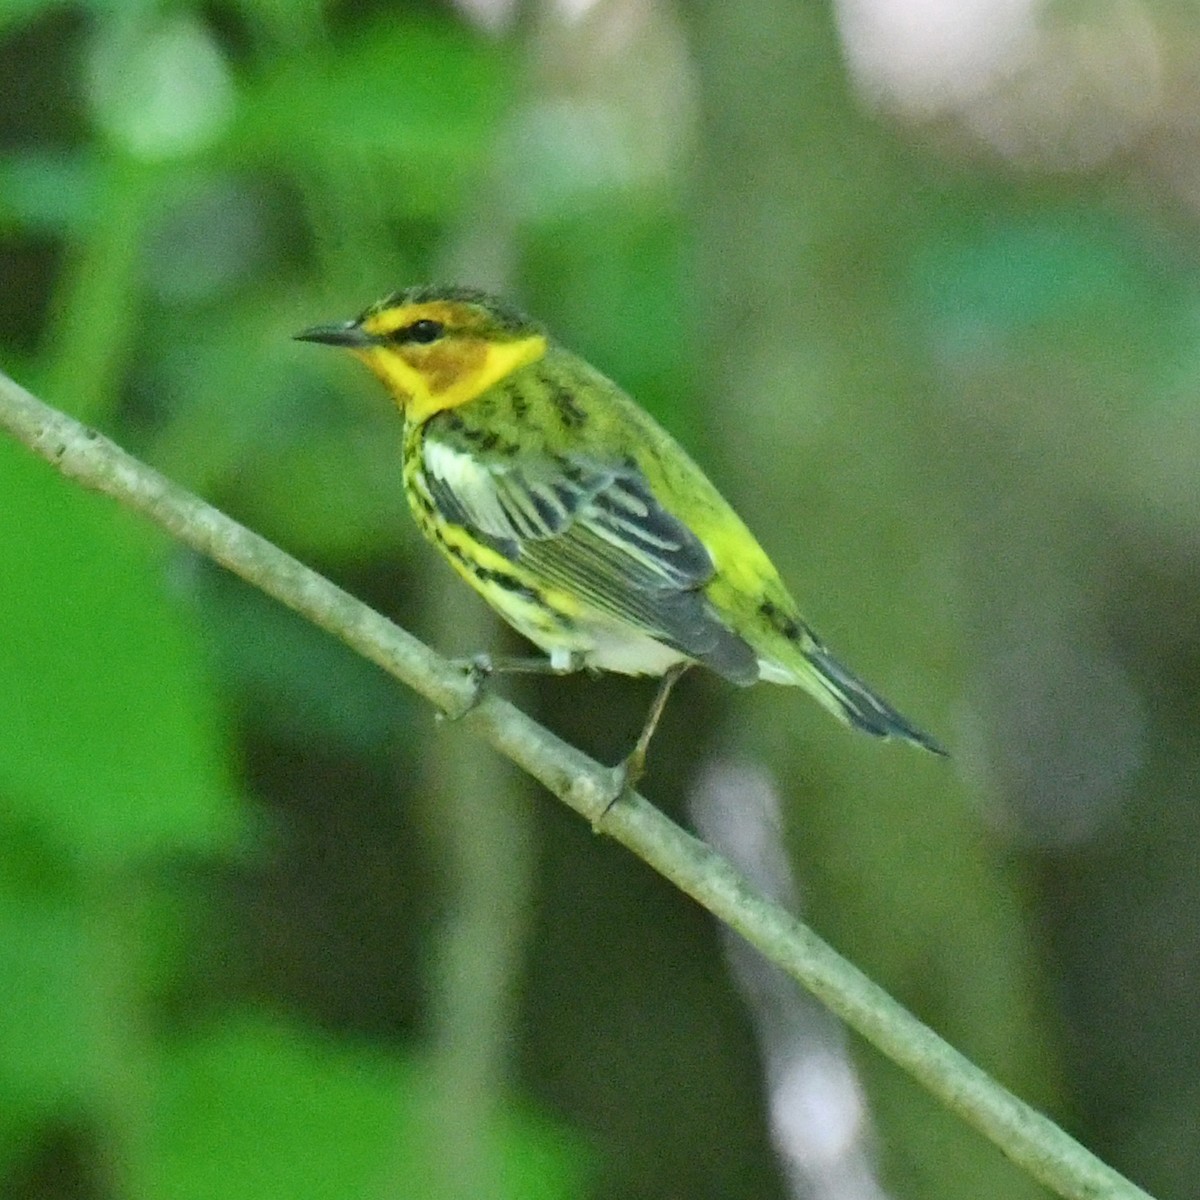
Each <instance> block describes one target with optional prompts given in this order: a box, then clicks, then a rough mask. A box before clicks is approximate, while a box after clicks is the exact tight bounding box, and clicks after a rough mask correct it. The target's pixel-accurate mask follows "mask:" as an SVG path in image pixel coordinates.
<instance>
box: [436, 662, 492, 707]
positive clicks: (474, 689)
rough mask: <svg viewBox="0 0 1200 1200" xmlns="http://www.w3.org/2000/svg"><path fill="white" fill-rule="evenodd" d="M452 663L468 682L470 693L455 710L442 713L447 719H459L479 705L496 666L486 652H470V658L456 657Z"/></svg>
mask: <svg viewBox="0 0 1200 1200" xmlns="http://www.w3.org/2000/svg"><path fill="white" fill-rule="evenodd" d="M453 664H454V666H456V667H457V668H458V669H459V670H460V671H462V673H463V674H464V675H465V676H466V677H467V680H468V681H469V682H470V684H471V695H470V696H469V697H468V698H467V700H466V703H465V704H463V706H462V707H461V708H460V709H459V710H458V711H457V712H453V713H443V714H442V715H443V716H444V717H445V719H446V720H448V721H460V720H462V718H463V717H465V716H466V715H467V713H469V712H470V711H471V710H472V709H475V708H478V707H479V703H480V701H482V699H483V697H484V694H485V693H486V691H487V686H486V685H487V681H488V680H489V679H490V678H491V677H492V675H493V674H495V671H496V666H495V663H494V662H493V661H492V656H491V655H490V654H487V653H481V654H472V655H471V656H470V658H456V659H454V660H453Z"/></svg>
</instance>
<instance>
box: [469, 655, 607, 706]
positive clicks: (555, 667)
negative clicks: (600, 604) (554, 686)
mask: <svg viewBox="0 0 1200 1200" xmlns="http://www.w3.org/2000/svg"><path fill="white" fill-rule="evenodd" d="M453 662H454V665H455V666H456V667H461V668H462V670H463V671H464V672H465V673H466V675H467V677H468V678H469V679H470V680H471V683H472V684H473V685H474V688H475V694H474V696H472V698H471V700H470V703H468V704H467V705H466V706H465V707H464V708H463V710H462V711H461V712H459V713H456V714H455V718H454V719H455V720H457V719H458V718H459V717H464V716H466V715H467V713H469V712H470V711H471V709H473V708H474V707H475V706H476V705H477V704H478V703H479V702H480V701H481V700H482V699H483V696H484V692H485V690H486V688H485V683H486V681H487V680H488V679H489V678H491V676H493V675H571V674H574V673H575V672H576V671H581V670H583V667H584V661H583V655H582V654H581V653H580V652H579V651H577V650H571V651H568V652H567V653H566V654H564V655H551V656H550V657H548V658H542V657H540V656H533V655H531V656H529V657H528V658H524V657H522V658H495V657H493V656H492V655H491V654H488V653H487V652H486V651H485V652H484V653H482V654H473V655H471V657H470V658H456V659H454V660H453Z"/></svg>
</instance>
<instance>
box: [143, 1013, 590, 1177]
mask: <svg viewBox="0 0 1200 1200" xmlns="http://www.w3.org/2000/svg"><path fill="white" fill-rule="evenodd" d="M430 1083H431V1081H430V1079H429V1078H428V1075H427V1073H426V1072H425V1071H424V1069H423V1068H422V1066H421V1065H420V1064H416V1063H403V1062H400V1061H397V1060H396V1059H395V1058H393V1057H391V1056H389V1055H387V1054H385V1053H384V1052H382V1051H381V1050H379V1049H377V1048H372V1047H367V1046H348V1045H346V1044H344V1043H337V1042H334V1041H333V1040H331V1039H326V1038H322V1037H319V1036H317V1035H313V1034H306V1033H304V1032H302V1031H300V1030H297V1029H294V1028H290V1027H288V1026H287V1025H285V1024H283V1023H282V1022H279V1021H272V1020H269V1019H267V1018H265V1017H243V1018H241V1019H239V1020H237V1021H236V1022H233V1023H231V1024H229V1025H228V1026H226V1027H225V1028H223V1029H219V1030H216V1031H214V1032H211V1033H209V1034H207V1035H205V1036H202V1037H199V1038H197V1039H196V1040H194V1041H193V1042H191V1043H189V1044H185V1045H182V1046H180V1047H178V1048H177V1050H176V1052H175V1053H173V1054H171V1055H170V1057H169V1058H168V1059H167V1060H166V1061H165V1064H164V1070H163V1076H162V1085H161V1093H160V1095H159V1096H158V1098H157V1101H156V1103H155V1106H154V1111H155V1114H156V1117H157V1124H156V1133H155V1136H154V1138H153V1144H152V1149H151V1154H150V1161H149V1162H148V1163H147V1164H146V1166H147V1171H146V1179H147V1184H148V1186H147V1188H146V1192H145V1194H146V1195H148V1196H150V1197H163V1198H164V1200H165V1198H166V1197H170V1198H171V1200H226V1198H227V1197H229V1196H253V1197H255V1198H256V1200H272V1198H273V1197H280V1198H281V1200H282V1198H285V1197H286V1200H345V1197H347V1196H384V1195H392V1196H428V1195H429V1194H430V1191H429V1172H428V1157H427V1155H426V1154H425V1153H424V1152H423V1151H422V1148H421V1137H420V1132H419V1131H420V1129H421V1128H422V1118H423V1116H424V1112H425V1104H426V1097H427V1096H428V1094H429V1088H430ZM497 1152H498V1158H499V1162H500V1164H501V1178H499V1179H497V1180H496V1181H495V1188H494V1190H493V1191H492V1192H491V1195H492V1196H493V1197H495V1198H496V1200H503V1198H504V1197H508V1196H511V1197H520V1198H521V1200H530V1198H531V1197H532V1198H536V1200H556V1198H557V1197H568V1196H577V1195H579V1194H580V1188H581V1185H582V1183H583V1176H584V1168H585V1162H584V1158H583V1155H582V1153H581V1151H580V1148H579V1147H578V1145H577V1144H576V1142H575V1140H574V1139H573V1138H571V1137H569V1136H568V1135H567V1133H566V1132H565V1131H563V1130H562V1129H561V1128H558V1127H555V1126H551V1125H550V1124H549V1123H548V1122H547V1121H545V1119H543V1118H536V1117H531V1116H529V1115H527V1114H524V1113H521V1112H518V1111H516V1110H515V1109H510V1110H507V1111H505V1112H504V1113H502V1114H501V1116H500V1119H499V1121H498V1128H497Z"/></svg>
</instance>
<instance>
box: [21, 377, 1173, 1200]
mask: <svg viewBox="0 0 1200 1200" xmlns="http://www.w3.org/2000/svg"><path fill="white" fill-rule="evenodd" d="M0 427H3V428H6V429H8V430H9V431H10V432H11V433H12V434H13V435H14V436H15V437H16V438H18V439H19V440H20V441H22V442H24V443H25V445H27V446H28V447H29V448H30V449H31V450H33V451H34V453H35V454H37V455H39V456H40V457H42V458H44V459H45V460H46V461H47V462H49V463H51V464H52V465H54V466H55V467H57V468H58V470H59V471H61V472H62V473H63V474H64V475H66V476H67V477H68V478H70V479H74V480H77V481H78V482H79V483H81V484H82V485H83V486H85V487H88V488H91V489H92V490H94V491H98V492H103V493H104V494H105V495H108V496H112V497H113V498H114V499H116V500H118V501H120V502H121V503H122V504H124V505H126V506H127V507H129V508H132V509H136V510H137V511H138V512H141V513H144V514H145V515H146V516H148V517H150V518H151V519H152V520H154V521H155V522H157V523H158V524H159V525H161V526H162V527H163V528H164V529H166V530H167V531H168V532H169V533H171V534H172V535H173V536H174V537H176V538H178V539H179V540H180V541H181V542H183V543H184V544H186V545H188V546H191V547H192V548H193V549H194V550H198V551H200V552H201V553H203V554H206V555H208V556H209V557H210V558H212V559H214V560H215V561H216V562H219V563H221V564H222V565H223V566H225V567H227V568H228V569H229V570H231V571H233V572H234V573H235V574H237V575H240V576H241V577H242V578H243V579H245V580H247V581H248V582H250V583H252V584H254V585H255V586H256V587H259V588H261V589H262V590H263V591H264V592H267V593H268V594H270V595H272V596H274V597H275V598H276V599H277V600H280V601H282V602H283V603H284V604H286V605H287V606H288V607H289V608H292V609H295V611H296V612H298V613H301V614H303V615H304V616H306V617H308V618H309V620H311V621H313V622H314V623H315V624H317V625H320V626H321V627H322V628H323V629H326V630H328V631H329V632H330V633H332V634H333V635H334V636H335V637H338V638H340V639H341V640H342V641H344V642H345V643H346V644H347V645H349V646H352V647H353V648H354V649H355V650H357V651H358V652H359V653H360V654H362V655H363V656H364V657H365V658H368V659H370V660H371V661H372V662H374V663H377V664H378V665H379V666H381V667H382V668H383V669H384V670H385V671H388V672H389V673H390V674H392V675H394V676H395V677H396V678H397V679H399V680H400V681H401V682H402V683H404V684H406V685H407V686H408V687H410V688H412V689H413V690H414V691H416V692H419V693H420V694H421V695H422V696H424V697H425V698H426V699H427V700H429V701H430V702H431V703H432V704H434V705H435V706H436V707H437V708H438V709H440V710H441V711H442V712H444V713H446V714H447V715H449V716H451V717H454V716H461V721H462V724H463V726H464V727H466V728H468V729H470V730H471V731H472V732H474V733H476V734H478V735H479V736H480V737H482V738H484V739H485V740H486V741H487V742H489V743H490V744H491V745H492V747H493V748H494V749H496V750H498V751H499V752H500V753H501V754H503V755H505V756H506V757H507V758H509V759H511V760H512V761H513V762H514V763H516V764H517V765H518V766H519V767H521V768H523V769H524V770H525V771H527V772H528V773H529V774H530V775H532V776H533V777H534V778H535V779H537V780H538V781H539V782H540V783H542V784H544V785H545V786H546V787H547V788H548V789H549V790H550V791H551V792H553V793H554V794H555V795H556V796H557V797H558V798H559V799H560V800H563V801H565V802H566V803H567V804H568V805H570V806H571V808H573V809H574V810H575V811H576V812H578V813H579V814H580V815H581V816H583V817H586V818H587V819H588V820H589V821H591V822H592V823H593V826H594V827H596V828H597V829H602V831H603V832H604V833H606V834H608V835H609V836H610V837H613V838H615V839H616V840H617V841H618V842H620V843H621V844H622V845H624V846H625V847H627V848H628V849H630V850H632V851H633V852H634V853H635V854H636V855H638V857H639V858H641V859H643V860H644V861H645V862H647V863H649V864H650V866H652V867H653V868H654V869H655V870H657V871H659V872H660V873H661V874H662V875H664V876H666V878H667V879H669V880H671V882H672V883H674V884H675V885H676V886H677V887H678V888H680V889H681V890H682V891H684V892H686V893H687V894H688V895H689V896H692V897H693V898H694V899H695V900H697V901H698V902H699V903H700V904H702V905H703V906H704V907H705V908H707V909H708V910H709V911H710V912H711V913H713V914H714V915H715V916H717V917H719V918H720V919H721V920H722V921H724V922H726V924H728V925H729V926H730V927H731V928H732V929H734V930H736V931H737V932H738V933H740V934H741V935H742V937H744V938H745V939H746V940H747V941H748V942H750V943H751V944H752V945H753V946H755V947H757V948H758V950H760V951H761V952H762V953H763V954H764V955H765V956H766V957H767V958H768V959H769V960H770V961H771V962H773V963H775V964H777V965H778V966H779V967H781V968H782V969H783V970H785V971H786V972H787V973H788V974H789V975H791V976H792V977H793V978H794V979H796V980H798V981H799V982H800V983H801V984H803V985H804V986H805V987H806V988H808V989H809V990H810V991H811V992H813V993H814V994H815V995H816V996H818V997H819V998H820V999H821V1000H822V1001H823V1002H824V1003H825V1004H826V1005H827V1006H828V1007H829V1008H830V1009H831V1010H832V1011H833V1012H835V1013H836V1014H837V1015H838V1016H840V1017H841V1018H842V1019H843V1020H844V1021H845V1022H846V1023H847V1024H848V1025H850V1026H851V1027H852V1028H854V1029H856V1030H857V1031H858V1032H859V1033H861V1034H862V1035H863V1037H865V1038H866V1039H867V1040H868V1041H869V1042H871V1043H872V1044H873V1045H875V1046H876V1047H877V1048H878V1049H879V1050H881V1051H882V1052H883V1053H884V1054H886V1055H887V1056H888V1057H889V1058H891V1059H892V1060H893V1061H895V1062H896V1063H898V1064H899V1065H900V1066H902V1067H904V1068H905V1070H907V1071H909V1072H910V1073H911V1074H912V1075H913V1076H914V1077H915V1078H916V1079H917V1080H918V1081H920V1082H921V1083H922V1084H923V1085H924V1086H925V1087H926V1088H927V1089H928V1090H929V1091H930V1092H932V1093H933V1094H934V1095H935V1096H937V1097H938V1098H939V1099H940V1100H941V1101H942V1102H943V1103H944V1104H945V1105H946V1106H947V1107H948V1108H950V1109H951V1110H953V1111H954V1112H956V1113H958V1114H959V1115H960V1116H961V1117H962V1118H963V1119H964V1120H965V1121H967V1122H968V1123H969V1124H971V1125H973V1126H974V1127H975V1128H976V1129H978V1130H979V1131H980V1132H981V1133H983V1134H984V1135H985V1136H986V1137H988V1138H990V1139H991V1140H992V1141H993V1142H994V1143H995V1144H996V1145H997V1146H999V1147H1000V1149H1001V1150H1003V1151H1004V1153H1005V1154H1006V1155H1008V1157H1009V1158H1011V1159H1012V1160H1013V1161H1014V1162H1016V1163H1018V1164H1019V1165H1020V1166H1022V1167H1024V1168H1025V1169H1026V1170H1027V1171H1028V1172H1029V1174H1031V1175H1032V1176H1033V1177H1034V1178H1036V1179H1038V1180H1039V1181H1040V1182H1041V1183H1043V1184H1045V1186H1047V1187H1048V1188H1051V1189H1052V1190H1054V1191H1055V1192H1057V1193H1058V1194H1059V1195H1061V1196H1064V1197H1067V1198H1068V1200H1135V1198H1140V1200H1149V1197H1148V1195H1147V1193H1146V1192H1143V1191H1142V1190H1141V1189H1140V1188H1138V1187H1136V1186H1135V1185H1134V1184H1132V1183H1130V1182H1129V1181H1128V1180H1127V1179H1125V1178H1123V1177H1122V1176H1121V1175H1119V1174H1117V1172H1116V1171H1114V1170H1113V1169H1112V1168H1111V1167H1109V1166H1107V1165H1105V1164H1104V1163H1103V1162H1101V1161H1100V1160H1099V1159H1098V1158H1096V1157H1095V1155H1093V1154H1092V1153H1091V1152H1090V1151H1088V1150H1086V1149H1085V1148H1084V1147H1083V1146H1081V1145H1080V1144H1079V1143H1078V1142H1076V1141H1075V1140H1074V1139H1073V1138H1071V1137H1069V1136H1068V1135H1067V1134H1066V1133H1065V1132H1064V1131H1063V1130H1062V1129H1060V1128H1059V1127H1058V1126H1057V1125H1055V1124H1054V1123H1053V1122H1052V1121H1050V1120H1048V1119H1047V1118H1046V1117H1044V1116H1043V1115H1042V1114H1041V1113H1039V1112H1037V1111H1035V1110H1034V1109H1032V1108H1030V1107H1029V1105H1027V1104H1025V1103H1024V1102H1023V1101H1021V1100H1019V1099H1018V1098H1017V1097H1016V1096H1014V1095H1013V1094H1012V1093H1011V1092H1009V1091H1007V1090H1006V1089H1005V1088H1003V1087H1001V1086H1000V1085H999V1084H998V1083H996V1082H995V1081H994V1080H993V1079H992V1078H991V1077H990V1076H988V1075H987V1074H985V1073H984V1072H983V1071H981V1070H980V1069H979V1068H978V1067H976V1066H975V1065H974V1064H973V1063H972V1062H970V1061H969V1060H968V1059H966V1058H965V1057H963V1055H961V1054H960V1053H959V1052H958V1051H957V1050H955V1049H954V1048H953V1047H952V1046H950V1045H949V1044H948V1043H947V1042H945V1041H943V1040H942V1039H941V1038H940V1037H938V1036H937V1034H935V1033H934V1032H933V1031H932V1030H931V1029H929V1027H928V1026H926V1025H923V1024H922V1023H921V1022H920V1021H918V1020H917V1019H916V1018H915V1017H914V1016H913V1015H912V1014H911V1013H909V1012H908V1011H907V1010H906V1009H904V1008H903V1007H901V1005H899V1004H898V1003H897V1002H896V1001H895V1000H893V999H892V997H891V996H889V995H888V994H887V993H886V992H884V991H883V990H882V989H881V988H879V987H877V986H876V985H875V984H874V983H872V982H871V981H870V980H869V979H868V978H867V977H866V976H865V975H864V974H863V973H862V972H861V971H859V970H858V968H857V967H855V966H853V965H852V964H851V963H849V962H847V961H846V960H845V959H844V958H842V957H841V956H840V955H839V954H837V953H836V952H835V951H834V950H833V949H832V948H831V947H830V946H828V945H827V944H826V943H825V942H823V941H822V940H821V939H820V938H819V937H817V935H816V934H815V933H813V931H812V930H811V929H809V928H808V927H807V926H806V925H804V924H803V923H802V922H800V921H798V920H796V919H795V918H794V917H792V916H791V915H790V914H789V913H787V912H786V911H785V910H783V909H782V908H780V907H779V906H778V905H776V904H773V903H772V902H770V901H769V900H767V899H766V898H764V897H763V896H762V895H760V894H758V893H757V892H755V891H754V889H753V888H752V887H751V885H750V884H749V883H748V882H747V881H746V879H745V878H744V877H743V876H741V875H740V874H738V872H736V871H735V870H734V869H733V867H731V866H730V865H729V863H728V862H726V861H725V860H724V859H723V858H721V857H720V856H719V855H718V854H716V853H714V852H713V851H712V850H711V849H709V847H708V846H707V845H705V844H704V843H703V842H701V841H699V840H697V839H696V838H694V837H692V836H691V834H689V833H687V832H686V831H685V830H683V829H681V828H680V827H679V826H678V825H676V824H674V822H672V821H670V820H668V819H667V818H666V817H664V816H663V815H662V813H660V812H659V811H658V810H657V809H656V808H654V807H653V806H652V805H651V804H649V803H648V802H647V801H646V800H644V799H643V798H642V797H641V796H637V795H630V796H627V797H626V798H625V799H623V800H622V801H621V803H619V804H617V805H615V806H613V808H612V809H611V810H610V811H608V812H607V813H605V805H606V803H607V798H608V795H609V790H610V788H611V786H612V782H613V776H612V773H611V772H610V771H609V770H608V769H606V768H604V767H602V766H600V765H599V764H598V763H595V762H593V761H592V760H591V759H589V758H587V757H585V756H584V755H583V754H581V753H580V752H579V751H578V750H576V749H574V748H573V747H571V746H568V745H567V744H566V743H565V742H563V741H561V740H560V739H559V738H557V737H555V736H554V735H553V734H552V733H550V732H549V731H548V730H546V729H543V728H542V727H541V726H540V725H538V724H537V723H536V722H534V721H533V720H531V719H530V718H529V717H527V716H526V715H525V714H524V713H522V712H520V711H519V710H518V709H516V708H514V707H513V706H512V705H511V704H509V703H508V702H507V701H504V700H502V699H500V698H499V697H498V696H494V695H485V696H484V698H483V699H482V701H481V702H480V703H479V704H478V705H477V706H476V707H474V708H470V703H471V700H472V697H473V689H472V686H471V684H470V683H469V682H468V681H467V680H466V679H465V678H464V677H463V674H462V672H461V671H459V670H458V669H456V668H455V667H454V666H453V665H452V664H451V663H449V662H447V661H446V660H445V659H443V658H441V657H440V656H439V655H437V654H435V653H434V652H433V651H432V650H430V649H429V648H428V647H427V646H425V645H423V644H422V643H421V642H419V641H417V639H416V638H414V637H412V636H411V635H410V634H408V633H406V632H405V631H404V630H403V629H400V628H398V627H397V626H396V625H393V624H392V623H391V622H390V621H388V620H386V619H385V618H383V617H381V616H380V615H379V614H378V613H376V612H374V611H373V610H372V609H370V608H368V607H367V606H366V605H365V604H362V603H361V602H360V601H358V600H355V599H354V597H353V596H350V595H349V594H347V593H346V592H343V591H342V590H341V589H340V588H337V587H335V586H334V585H333V584H332V583H330V582H329V581H328V580H327V579H324V578H322V577H321V576H320V575H318V574H316V572H314V571H311V570H309V568H308V567H306V566H304V565H303V564H302V563H300V562H297V561H296V559H294V558H292V557H290V556H289V555H287V554H285V553H284V552H283V551H281V550H279V549H278V548H277V547H275V546H273V545H271V543H270V542H267V541H266V540H264V539H263V538H261V537H259V536H258V535H257V534H254V533H251V532H250V531H249V530H248V529H245V528H243V527H242V526H240V525H238V524H237V523H236V522H235V521H232V520H230V519H229V518H228V517H226V516H225V515H223V514H222V513H220V512H218V511H217V510H216V509H214V508H212V507H211V506H210V505H208V504H205V503H204V501H202V500H200V499H199V498H197V497H196V496H193V495H191V494H190V493H189V492H186V491H184V490H183V489H182V488H180V487H177V486H176V485H175V484H173V483H171V482H170V481H169V480H168V479H165V478H164V477H163V476H161V475H159V474H158V473H157V472H156V471H153V470H152V469H151V468H149V467H147V466H145V465H144V464H143V463H141V462H139V461H138V460H137V459H135V458H132V457H131V456H130V455H128V454H126V453H125V452H124V451H123V450H121V449H120V448H119V447H117V446H116V445H114V444H113V443H112V442H111V441H109V440H108V439H107V438H105V437H102V436H101V435H100V434H98V433H96V432H94V431H92V430H90V429H87V428H86V427H84V426H83V425H80V424H79V423H78V422H77V421H75V420H73V419H72V418H70V417H68V416H66V415H64V414H63V413H60V412H58V411H56V410H55V409H52V408H49V407H47V406H46V405H45V404H43V403H42V402H41V401H39V400H38V399H36V398H35V397H34V396H32V395H30V394H29V393H28V392H27V391H25V390H24V389H23V388H21V387H20V386H18V385H17V384H16V383H14V382H13V381H12V380H11V379H9V378H8V377H7V376H5V375H3V374H0Z"/></svg>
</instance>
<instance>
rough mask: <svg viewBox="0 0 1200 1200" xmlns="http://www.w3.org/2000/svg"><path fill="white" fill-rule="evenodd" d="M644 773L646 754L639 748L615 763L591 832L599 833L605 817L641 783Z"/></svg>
mask: <svg viewBox="0 0 1200 1200" xmlns="http://www.w3.org/2000/svg"><path fill="white" fill-rule="evenodd" d="M645 773H646V753H645V751H644V750H643V749H641V747H637V748H635V749H634V751H633V753H632V754H630V755H629V757H628V758H626V759H624V760H622V761H621V762H619V763H617V765H616V766H615V767H613V768H612V769H611V770H610V771H609V772H608V777H609V788H608V790H607V791H608V794H607V798H606V799H605V801H604V807H603V808H602V809H601V810H600V812H599V813H598V814H597V815H596V816H595V817H593V818H592V832H593V833H601V832H602V829H601V826H602V825H603V824H604V819H605V817H607V816H608V814H609V813H610V812H612V810H613V808H614V807H615V806H616V803H617V801H618V800H620V799H621V798H622V797H623V796H624V795H625V794H626V793H627V792H632V791H633V789H634V788H635V787H637V785H638V784H639V783H640V782H641V779H642V776H643V775H644V774H645Z"/></svg>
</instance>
